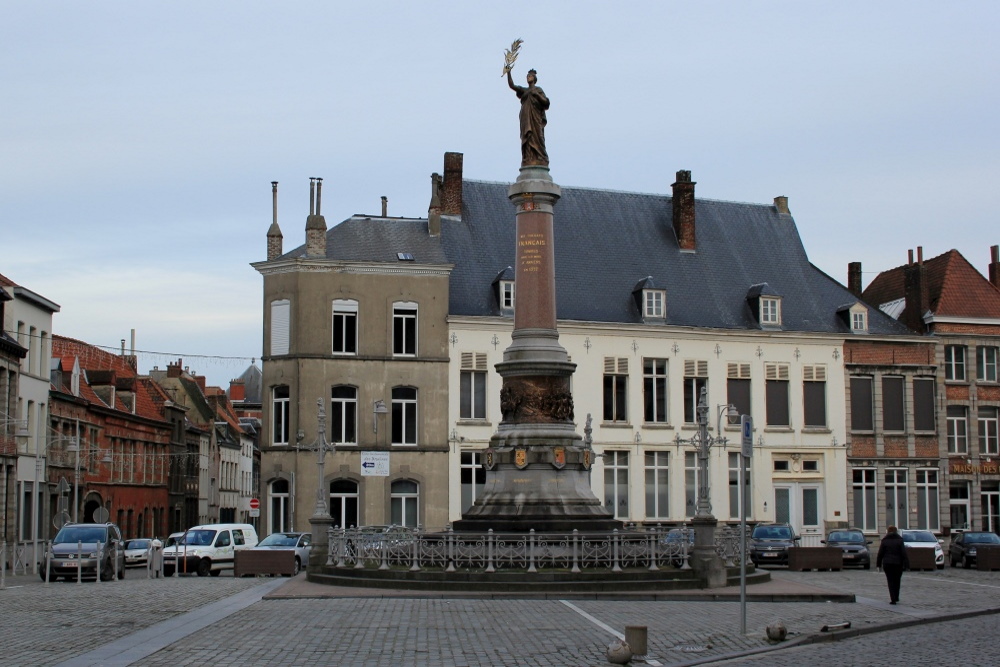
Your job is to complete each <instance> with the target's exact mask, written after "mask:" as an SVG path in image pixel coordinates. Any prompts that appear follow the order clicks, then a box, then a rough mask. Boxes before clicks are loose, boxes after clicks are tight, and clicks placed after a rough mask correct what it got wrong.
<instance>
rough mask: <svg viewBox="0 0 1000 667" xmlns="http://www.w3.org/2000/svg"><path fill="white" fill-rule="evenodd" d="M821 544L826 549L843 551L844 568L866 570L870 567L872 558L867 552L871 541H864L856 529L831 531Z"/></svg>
mask: <svg viewBox="0 0 1000 667" xmlns="http://www.w3.org/2000/svg"><path fill="white" fill-rule="evenodd" d="M820 543H821V544H825V545H826V546H828V547H840V548H841V549H843V550H844V566H845V567H846V566H853V565H856V566H859V567H863V568H864V569H866V570H870V569H871V567H872V556H871V553H869V551H868V545H869V544H871V543H872V541H871V540H866V539H865V534H864V533H862V532H861V531H860V530H857V529H856V528H850V529H846V530H832V531H830V533H829V534H828V535H827V536H826V539H825V540H820Z"/></svg>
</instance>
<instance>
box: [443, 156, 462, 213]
mask: <svg viewBox="0 0 1000 667" xmlns="http://www.w3.org/2000/svg"><path fill="white" fill-rule="evenodd" d="M464 158H465V156H464V155H463V154H462V153H453V152H448V153H445V154H444V181H443V183H442V184H441V213H443V214H444V215H462V162H463V161H464Z"/></svg>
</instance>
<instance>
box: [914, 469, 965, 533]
mask: <svg viewBox="0 0 1000 667" xmlns="http://www.w3.org/2000/svg"><path fill="white" fill-rule="evenodd" d="M938 515H939V513H938V471H937V470H933V469H921V470H917V528H919V529H921V530H938V529H939V528H940V525H939V523H940V519H939V518H938ZM952 527H953V528H961V526H952Z"/></svg>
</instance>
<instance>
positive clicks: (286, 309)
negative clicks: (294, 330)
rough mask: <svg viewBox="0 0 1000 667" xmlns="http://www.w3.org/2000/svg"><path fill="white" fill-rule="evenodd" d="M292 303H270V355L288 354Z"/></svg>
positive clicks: (279, 301) (286, 300)
mask: <svg viewBox="0 0 1000 667" xmlns="http://www.w3.org/2000/svg"><path fill="white" fill-rule="evenodd" d="M291 307H292V302H291V301H289V300H288V299H279V300H277V301H272V302H271V355H272V356H274V355H278V354H288V341H289V336H290V331H291V328H290V327H291V325H290V315H291Z"/></svg>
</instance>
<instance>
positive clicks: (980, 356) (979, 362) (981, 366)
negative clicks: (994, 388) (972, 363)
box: [976, 345, 1000, 382]
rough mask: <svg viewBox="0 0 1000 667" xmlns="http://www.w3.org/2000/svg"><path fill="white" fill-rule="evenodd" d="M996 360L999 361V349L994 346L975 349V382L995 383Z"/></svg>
mask: <svg viewBox="0 0 1000 667" xmlns="http://www.w3.org/2000/svg"><path fill="white" fill-rule="evenodd" d="M998 359H1000V348H998V347H996V346H995V345H979V346H977V347H976V380H977V381H978V382H996V381H997V365H998Z"/></svg>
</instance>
